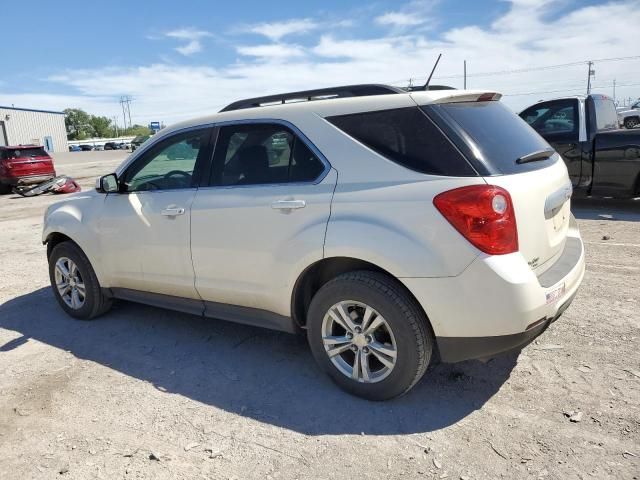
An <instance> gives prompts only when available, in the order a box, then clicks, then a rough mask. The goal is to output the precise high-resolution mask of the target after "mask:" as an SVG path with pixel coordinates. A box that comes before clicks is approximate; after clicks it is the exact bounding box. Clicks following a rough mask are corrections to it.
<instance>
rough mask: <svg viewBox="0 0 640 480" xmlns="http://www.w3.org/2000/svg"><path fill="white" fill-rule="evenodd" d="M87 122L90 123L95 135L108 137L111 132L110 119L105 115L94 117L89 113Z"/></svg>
mask: <svg viewBox="0 0 640 480" xmlns="http://www.w3.org/2000/svg"><path fill="white" fill-rule="evenodd" d="M89 123H90V124H91V127H92V128H93V131H94V133H95V136H96V137H102V138H104V137H109V136H111V135H112V133H113V128H111V120H110V119H108V118H107V117H95V116H93V115H91V116H90V120H89Z"/></svg>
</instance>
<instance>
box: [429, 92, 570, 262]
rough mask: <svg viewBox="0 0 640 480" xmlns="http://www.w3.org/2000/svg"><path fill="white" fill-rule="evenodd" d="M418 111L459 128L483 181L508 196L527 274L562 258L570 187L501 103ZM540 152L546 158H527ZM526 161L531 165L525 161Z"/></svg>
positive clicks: (539, 141)
mask: <svg viewBox="0 0 640 480" xmlns="http://www.w3.org/2000/svg"><path fill="white" fill-rule="evenodd" d="M423 109H425V110H426V111H427V112H428V113H432V114H434V115H438V116H440V118H441V119H444V120H445V121H447V122H453V123H454V124H455V125H457V126H458V127H459V128H461V129H462V130H463V131H464V132H465V134H466V139H465V142H466V143H467V144H470V147H471V148H470V149H469V150H470V151H472V152H476V156H477V158H476V159H475V161H479V162H482V164H483V165H484V167H485V168H486V170H487V171H488V174H485V175H484V179H485V181H486V182H487V183H489V184H491V185H497V186H500V187H503V188H504V189H506V190H507V191H508V192H509V194H510V195H511V198H512V200H513V205H514V209H515V212H516V220H517V225H518V244H519V250H520V252H521V253H522V255H524V257H525V258H526V260H527V262H528V263H529V266H530V267H531V268H532V270H534V271H535V272H536V273H542V272H543V271H544V270H545V269H546V268H548V266H550V265H551V264H552V263H553V262H552V260H553V259H555V258H556V257H557V256H559V255H560V254H561V253H562V250H563V249H564V244H565V240H566V236H567V231H568V228H569V218H570V201H569V200H570V197H571V192H572V188H571V182H570V181H569V177H568V175H567V168H566V166H565V164H564V163H563V162H562V160H561V159H560V157H559V156H558V155H557V154H556V153H554V152H552V151H551V148H550V145H549V144H548V143H547V142H545V140H544V139H543V138H541V137H540V136H539V135H538V134H536V132H535V131H533V130H532V129H531V128H529V127H528V126H527V124H526V123H525V122H524V121H523V120H522V119H521V118H519V117H518V116H517V115H516V114H515V113H513V112H512V111H511V110H509V109H508V108H507V107H505V106H504V105H502V104H501V102H498V101H490V102H460V103H445V104H441V105H435V106H427V107H423ZM562 120H563V122H567V120H566V119H565V118H564V117H562ZM545 151H547V152H549V153H547V154H542V155H538V156H533V157H532V156H531V155H530V154H532V153H536V152H539V153H543V152H545ZM530 158H535V160H526V159H530Z"/></svg>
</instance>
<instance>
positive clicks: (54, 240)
mask: <svg viewBox="0 0 640 480" xmlns="http://www.w3.org/2000/svg"><path fill="white" fill-rule="evenodd" d="M62 242H73V243H74V244H75V245H77V246H78V248H79V249H80V250H82V247H81V246H80V245H78V242H76V241H75V240H74V239H73V238H71V237H70V236H68V235H66V234H64V233H61V232H51V233H49V234H48V235H47V238H45V240H44V242H43V243H44V244H45V245H46V246H47V260H49V257H51V252H52V251H53V249H54V248H55V247H56V245H59V244H60V243H62ZM82 251H83V252H84V250H82Z"/></svg>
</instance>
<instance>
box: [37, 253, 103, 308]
mask: <svg viewBox="0 0 640 480" xmlns="http://www.w3.org/2000/svg"><path fill="white" fill-rule="evenodd" d="M49 279H50V280H51V287H52V289H53V294H54V296H55V297H56V300H57V301H58V303H59V304H60V306H61V307H62V308H63V309H64V311H65V312H67V313H68V314H69V315H71V316H72V317H74V318H78V319H80V320H91V319H93V318H95V317H97V316H99V315H102V314H103V313H105V312H106V311H107V310H109V309H110V308H111V299H110V298H108V297H106V296H105V294H104V292H103V291H102V289H101V288H100V283H99V282H98V278H97V277H96V274H95V272H94V271H93V267H92V266H91V263H90V262H89V259H88V258H87V256H86V255H85V254H84V252H83V251H82V250H81V249H80V247H78V246H77V245H76V244H75V243H73V242H62V243H59V244H58V245H56V246H55V247H54V248H53V250H52V251H51V255H50V256H49Z"/></svg>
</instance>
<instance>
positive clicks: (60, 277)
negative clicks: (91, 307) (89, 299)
mask: <svg viewBox="0 0 640 480" xmlns="http://www.w3.org/2000/svg"><path fill="white" fill-rule="evenodd" d="M54 277H55V281H56V288H57V289H58V293H59V294H60V298H62V300H63V301H64V303H66V304H67V306H69V307H70V308H73V309H74V310H78V309H80V308H82V306H83V305H84V301H85V298H86V289H85V286H84V281H83V280H82V275H80V270H78V266H77V265H76V264H75V262H74V261H73V260H71V259H70V258H67V257H60V258H59V259H58V261H57V262H56V266H55V269H54Z"/></svg>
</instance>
